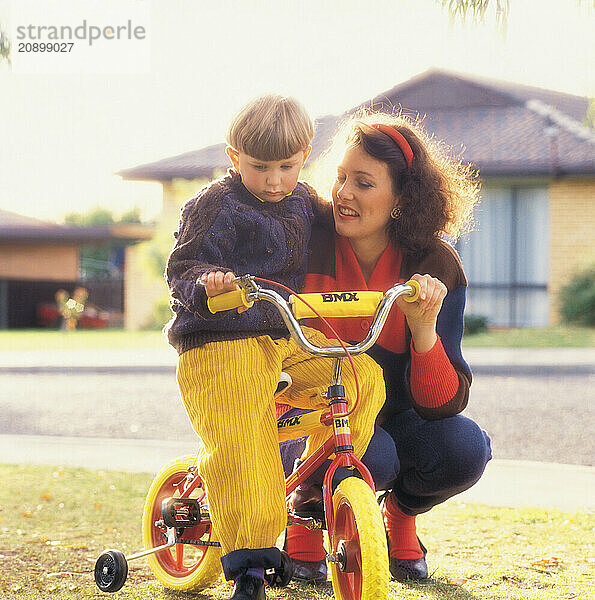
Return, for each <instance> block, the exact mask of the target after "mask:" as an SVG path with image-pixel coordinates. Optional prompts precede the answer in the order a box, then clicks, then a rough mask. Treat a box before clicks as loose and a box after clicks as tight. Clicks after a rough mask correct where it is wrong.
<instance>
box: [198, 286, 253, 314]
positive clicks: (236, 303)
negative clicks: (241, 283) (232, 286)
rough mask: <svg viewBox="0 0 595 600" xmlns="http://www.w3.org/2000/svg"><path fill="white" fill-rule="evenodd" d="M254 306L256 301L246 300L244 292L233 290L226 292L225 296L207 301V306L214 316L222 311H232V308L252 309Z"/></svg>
mask: <svg viewBox="0 0 595 600" xmlns="http://www.w3.org/2000/svg"><path fill="white" fill-rule="evenodd" d="M253 304H254V301H248V300H246V293H245V292H244V290H233V291H231V292H225V293H224V294H218V295H217V296H211V297H210V298H209V299H208V300H207V306H208V307H209V310H210V311H211V312H212V313H213V314H214V313H217V312H221V311H222V310H231V309H232V308H239V307H240V306H245V307H246V308H250V307H251V306H252V305H253Z"/></svg>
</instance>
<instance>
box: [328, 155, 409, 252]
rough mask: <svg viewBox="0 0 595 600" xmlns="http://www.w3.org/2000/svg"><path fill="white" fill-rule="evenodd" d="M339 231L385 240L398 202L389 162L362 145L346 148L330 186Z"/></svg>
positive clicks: (359, 237)
mask: <svg viewBox="0 0 595 600" xmlns="http://www.w3.org/2000/svg"><path fill="white" fill-rule="evenodd" d="M332 198H333V216H334V218H335V228H336V230H337V233H338V234H339V235H342V236H344V237H346V238H348V239H352V240H354V241H365V240H369V241H374V242H375V243H379V242H381V241H382V242H383V243H384V242H386V243H388V239H389V238H388V224H389V222H390V219H391V215H390V213H391V210H392V209H393V208H394V207H395V206H396V205H397V204H398V200H397V197H396V195H395V193H394V192H393V185H392V180H391V176H390V173H389V170H388V165H387V164H386V163H385V162H383V161H381V160H378V159H376V158H374V157H373V156H370V155H369V154H368V153H367V152H366V151H365V150H364V149H363V148H362V147H361V145H359V146H354V147H349V148H347V149H346V150H345V154H344V155H343V159H342V160H341V162H340V163H339V165H338V167H337V177H336V179H335V182H334V184H333V188H332Z"/></svg>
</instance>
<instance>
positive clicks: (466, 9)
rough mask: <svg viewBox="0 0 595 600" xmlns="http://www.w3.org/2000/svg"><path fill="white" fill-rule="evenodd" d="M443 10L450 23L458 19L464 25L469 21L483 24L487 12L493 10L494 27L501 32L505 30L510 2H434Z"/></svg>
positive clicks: (492, 0) (455, 0)
mask: <svg viewBox="0 0 595 600" xmlns="http://www.w3.org/2000/svg"><path fill="white" fill-rule="evenodd" d="M436 1H437V2H438V3H439V4H440V5H441V6H442V7H443V8H446V9H447V10H448V14H449V15H450V19H451V22H452V23H454V22H455V21H457V20H458V19H460V20H461V22H463V23H465V22H466V21H467V20H468V19H471V20H472V22H474V23H483V22H484V21H485V18H486V15H487V14H488V10H489V8H490V6H491V7H493V8H494V10H495V16H496V25H497V27H498V29H500V30H501V31H505V30H506V24H507V22H508V15H509V12H510V0H436Z"/></svg>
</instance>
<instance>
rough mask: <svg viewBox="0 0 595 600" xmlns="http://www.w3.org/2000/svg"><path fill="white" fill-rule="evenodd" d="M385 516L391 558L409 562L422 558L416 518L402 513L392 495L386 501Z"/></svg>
mask: <svg viewBox="0 0 595 600" xmlns="http://www.w3.org/2000/svg"><path fill="white" fill-rule="evenodd" d="M383 516H384V526H385V527H386V533H387V534H388V541H389V545H390V555H391V557H392V558H404V559H409V560H411V559H416V558H421V557H422V556H423V555H424V553H423V551H422V549H421V546H420V545H419V540H418V539H417V533H416V532H415V517H412V516H410V515H406V514H404V513H403V512H401V510H400V509H399V506H398V505H397V502H396V500H395V498H394V496H393V495H392V494H389V495H388V496H387V497H386V500H385V501H384V510H383Z"/></svg>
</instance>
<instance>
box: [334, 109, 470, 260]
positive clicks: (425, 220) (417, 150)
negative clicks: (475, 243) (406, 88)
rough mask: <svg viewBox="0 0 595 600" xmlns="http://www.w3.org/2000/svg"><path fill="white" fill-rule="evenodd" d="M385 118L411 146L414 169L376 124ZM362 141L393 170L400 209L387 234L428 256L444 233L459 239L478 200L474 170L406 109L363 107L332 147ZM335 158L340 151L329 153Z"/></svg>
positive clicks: (411, 250)
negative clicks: (395, 111) (397, 111)
mask: <svg viewBox="0 0 595 600" xmlns="http://www.w3.org/2000/svg"><path fill="white" fill-rule="evenodd" d="M378 123H384V124H386V125H389V126H390V127H393V128H394V129H396V130H397V131H398V132H399V133H400V134H401V135H402V136H403V137H404V138H405V139H406V140H407V142H408V143H409V145H410V146H411V149H412V151H413V160H412V163H411V168H409V167H408V165H407V162H406V161H405V157H404V155H403V153H402V151H401V150H400V148H399V146H398V145H397V144H396V142H395V141H394V140H393V139H392V138H391V137H389V136H388V135H386V134H385V133H382V132H381V131H379V130H378V129H375V128H374V127H372V124H378ZM355 146H361V147H362V148H363V149H364V150H365V151H366V152H367V153H368V154H369V155H370V156H372V157H374V158H376V159H378V160H381V161H383V162H384V163H385V164H386V165H387V166H388V169H389V173H390V176H391V180H392V183H393V191H394V192H395V193H396V194H397V195H398V196H399V199H400V203H399V209H400V214H399V216H398V217H397V218H395V219H391V220H390V223H389V236H390V238H391V239H392V241H393V242H394V243H395V244H396V245H397V246H399V247H400V248H401V249H402V250H403V251H404V252H405V253H407V254H413V255H418V256H421V255H424V254H426V253H427V252H428V251H430V250H431V249H432V248H433V247H435V245H436V244H437V243H438V240H439V239H441V238H447V239H448V240H449V241H451V242H453V243H454V242H455V241H456V240H457V239H458V237H459V236H460V235H461V234H462V233H465V232H466V231H468V230H469V229H470V228H471V226H472V223H473V209H474V206H475V205H476V203H477V202H478V200H479V190H480V183H479V177H478V174H477V172H476V171H474V170H473V169H472V168H471V167H470V166H469V165H467V164H464V163H463V162H462V161H460V160H456V159H455V158H453V157H452V155H451V154H450V152H449V148H448V147H447V146H445V145H444V144H442V143H439V142H437V141H435V140H433V139H432V138H430V137H429V135H428V134H427V133H426V131H425V129H424V128H423V127H422V125H421V123H420V122H419V120H418V119H412V118H409V117H407V116H404V115H402V114H395V115H388V114H385V113H379V112H372V111H370V110H365V111H359V112H358V113H356V114H355V115H352V116H351V117H350V118H349V119H348V120H347V121H346V122H345V123H343V125H342V126H341V127H340V129H339V133H338V134H337V136H336V137H335V140H334V143H333V147H334V149H335V151H336V150H343V151H344V150H345V148H346V147H355ZM330 154H333V155H334V156H335V159H336V152H333V151H331V152H329V156H330Z"/></svg>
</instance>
